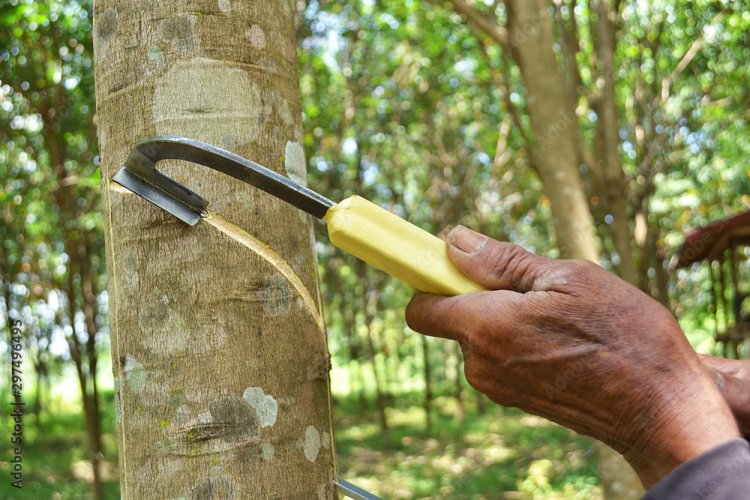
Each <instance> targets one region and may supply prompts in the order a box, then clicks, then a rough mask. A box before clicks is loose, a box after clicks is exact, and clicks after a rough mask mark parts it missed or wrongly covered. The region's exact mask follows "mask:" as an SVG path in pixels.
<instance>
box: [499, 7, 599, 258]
mask: <svg viewBox="0 0 750 500" xmlns="http://www.w3.org/2000/svg"><path fill="white" fill-rule="evenodd" d="M505 7H506V9H507V11H508V35H509V40H508V41H509V45H510V52H511V54H512V55H513V59H514V60H515V62H516V64H517V65H518V67H519V68H520V70H521V76H522V77H523V82H524V85H525V86H526V94H527V95H526V98H527V102H528V108H529V117H530V118H531V127H532V129H533V130H534V136H535V142H534V147H533V149H532V152H533V158H532V162H533V164H534V165H535V166H536V168H537V170H538V172H539V177H541V179H542V183H543V184H544V192H545V194H546V195H547V197H548V198H549V200H550V206H551V209H552V223H553V224H554V227H555V236H556V237H557V247H558V249H559V250H560V256H561V257H564V258H576V259H587V260H592V261H594V262H598V260H599V259H598V252H597V249H596V245H595V243H594V230H593V220H592V217H591V212H590V210H589V205H588V202H587V200H586V195H585V193H584V190H583V185H582V183H581V176H580V172H579V165H580V163H581V162H580V160H579V153H578V151H577V150H576V144H577V143H578V134H579V133H580V132H579V130H578V119H577V118H576V115H575V109H574V108H573V106H572V105H571V99H570V96H569V95H568V94H567V90H566V89H567V87H566V83H565V79H564V77H563V75H562V73H561V72H560V70H559V68H558V65H557V60H556V58H555V53H554V51H553V46H554V43H555V40H554V36H553V24H552V22H553V21H552V13H551V12H550V9H549V5H548V4H547V1H546V0H506V2H505Z"/></svg>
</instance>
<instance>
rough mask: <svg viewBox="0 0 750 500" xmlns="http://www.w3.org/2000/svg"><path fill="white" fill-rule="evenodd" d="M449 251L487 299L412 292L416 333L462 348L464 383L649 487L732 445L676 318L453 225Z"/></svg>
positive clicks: (575, 264)
mask: <svg viewBox="0 0 750 500" xmlns="http://www.w3.org/2000/svg"><path fill="white" fill-rule="evenodd" d="M447 247H448V254H449V256H450V258H451V260H453V262H454V263H455V264H456V266H457V267H458V269H460V270H461V271H462V272H463V273H464V274H466V275H467V276H469V277H470V278H472V279H473V280H475V281H476V282H477V283H479V284H481V285H484V286H485V287H487V288H488V289H489V290H490V291H487V292H477V293H472V294H466V295H459V296H455V297H440V296H434V295H427V294H422V293H417V294H415V296H414V297H413V298H412V301H411V302H410V304H409V306H408V308H407V310H406V319H407V322H408V324H409V326H411V327H412V328H413V329H414V330H416V331H418V332H422V333H424V334H426V335H431V336H436V337H443V338H448V339H454V340H456V341H458V343H459V344H460V346H461V349H462V351H463V354H464V360H465V374H466V378H467V379H468V381H469V383H470V384H471V385H472V386H474V387H475V388H476V389H477V390H479V391H481V392H483V393H485V394H487V395H488V396H489V397H490V398H491V399H492V400H493V401H495V402H497V403H499V404H502V405H504V406H516V407H518V408H521V409H523V410H524V411H527V412H529V413H534V414H536V415H540V416H543V417H546V418H548V419H550V420H552V421H555V422H557V423H559V424H562V425H564V426H566V427H569V428H571V429H573V430H575V431H577V432H579V433H581V434H586V435H589V436H592V437H594V438H597V439H600V440H601V441H603V442H605V443H607V444H608V445H609V446H611V447H613V448H614V449H616V450H618V451H619V452H620V453H622V454H623V455H624V456H625V458H626V459H627V460H628V461H629V462H630V464H631V465H632V466H633V468H634V469H635V470H636V472H637V473H638V475H639V477H640V479H641V481H642V482H643V483H644V485H645V486H646V487H649V486H650V485H652V484H653V483H655V482H656V481H658V480H659V479H660V478H661V477H663V476H664V475H666V474H668V473H669V472H670V471H671V470H672V469H673V468H674V467H676V466H677V465H679V464H681V463H683V462H685V461H687V460H689V459H691V458H693V457H696V456H698V455H700V454H702V453H703V452H705V451H707V450H709V449H710V448H713V447H715V446H718V445H719V444H721V443H723V442H726V441H728V440H730V439H732V438H735V437H739V432H738V429H737V426H736V424H735V422H734V419H733V418H732V415H731V412H730V410H729V408H728V406H727V404H726V403H725V402H724V400H723V399H722V397H721V394H719V391H718V390H717V388H716V386H715V385H714V384H713V383H712V381H711V379H710V378H709V376H708V374H707V372H706V371H705V370H704V368H703V366H702V365H701V363H700V361H699V359H698V357H697V355H696V354H695V353H694V352H693V350H692V349H691V347H690V345H689V344H688V342H687V340H686V339H685V336H684V335H683V333H682V331H681V330H680V328H679V325H678V324H677V322H676V321H675V319H674V318H673V317H672V315H671V314H670V313H669V311H667V310H666V309H664V308H663V307H662V306H661V305H660V304H659V303H657V302H656V301H654V300H653V299H651V298H650V297H649V296H647V295H646V294H644V293H643V292H641V291H640V290H638V289H637V288H635V287H632V286H630V285H628V284H627V283H625V282H624V281H622V280H620V279H619V278H617V277H615V276H614V275H612V274H610V273H608V272H607V271H605V270H604V269H602V268H600V267H598V266H596V265H595V264H592V263H590V262H585V261H565V260H550V259H546V258H543V257H538V256H536V255H533V254H531V253H529V252H526V251H525V250H523V249H522V248H521V247H519V246H516V245H513V244H510V243H502V242H498V241H495V240H491V239H489V238H487V237H486V236H483V235H481V234H479V233H476V232H474V231H471V230H469V229H466V228H464V227H461V226H459V227H456V228H455V229H454V230H453V231H451V233H450V234H449V235H448V245H447Z"/></svg>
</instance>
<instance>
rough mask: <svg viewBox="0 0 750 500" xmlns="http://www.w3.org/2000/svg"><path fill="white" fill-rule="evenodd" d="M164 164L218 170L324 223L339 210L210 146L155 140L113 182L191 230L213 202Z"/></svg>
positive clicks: (135, 151)
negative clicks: (165, 171)
mask: <svg viewBox="0 0 750 500" xmlns="http://www.w3.org/2000/svg"><path fill="white" fill-rule="evenodd" d="M162 160H185V161H189V162H192V163H198V164H200V165H204V166H206V167H208V168H211V169H214V170H218V171H219V172H223V173H225V174H227V175H230V176H232V177H234V178H235V179H239V180H241V181H242V182H246V183H248V184H251V185H253V186H255V187H257V188H259V189H262V190H263V191H265V192H267V193H269V194H272V195H274V196H276V197H277V198H279V199H282V200H284V201H286V202H287V203H290V204H291V205H294V206H295V207H297V208H299V209H301V210H304V211H305V212H307V213H309V214H311V215H314V216H315V217H317V218H319V219H322V218H323V216H325V214H326V212H328V209H329V208H331V207H332V206H333V205H334V203H333V202H332V201H331V200H329V199H328V198H325V197H324V196H321V195H320V194H318V193H316V192H315V191H313V190H311V189H308V188H306V187H305V186H301V185H300V184H297V183H296V182H294V181H292V180H290V179H289V178H287V177H284V176H283V175H280V174H277V173H276V172H274V171H273V170H269V169H268V168H266V167H264V166H262V165H260V164H258V163H255V162H254V161H250V160H248V159H246V158H243V157H241V156H239V155H236V154H234V153H231V152H229V151H226V150H224V149H221V148H217V147H216V146H212V145H210V144H206V143H203V142H200V141H196V140H194V139H188V138H186V137H154V138H151V139H147V140H145V141H142V142H140V143H138V144H137V145H136V147H135V148H134V149H133V151H132V152H131V153H130V156H129V157H128V159H127V161H126V162H125V165H124V166H123V167H122V168H121V169H120V170H119V171H118V172H117V174H116V175H115V176H114V177H113V178H112V180H114V181H115V182H117V183H118V184H120V185H122V186H124V187H125V188H127V189H129V190H131V191H132V192H134V193H135V194H137V195H139V196H141V197H143V198H145V199H146V200H148V201H150V202H151V203H153V204H155V205H157V206H159V207H161V208H162V209H164V210H166V211H167V212H169V213H170V214H172V215H174V216H175V217H177V218H178V219H180V220H182V221H183V222H185V223H187V224H190V225H191V226H193V225H195V224H196V223H197V222H198V221H199V220H200V219H201V217H203V216H205V214H206V208H207V207H208V201H206V200H205V199H203V198H202V197H201V196H199V195H198V194H196V193H194V192H192V191H191V190H189V189H188V188H186V187H185V186H183V185H181V184H179V183H177V182H175V181H174V180H173V179H171V178H169V177H167V176H166V175H164V174H162V173H160V172H158V171H157V170H156V164H157V163H158V162H159V161H162Z"/></svg>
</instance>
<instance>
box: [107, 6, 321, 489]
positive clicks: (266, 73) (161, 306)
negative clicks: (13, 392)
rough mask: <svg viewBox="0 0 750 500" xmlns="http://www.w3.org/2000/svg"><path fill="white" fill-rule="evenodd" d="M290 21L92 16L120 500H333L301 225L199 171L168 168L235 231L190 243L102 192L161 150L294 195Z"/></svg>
mask: <svg viewBox="0 0 750 500" xmlns="http://www.w3.org/2000/svg"><path fill="white" fill-rule="evenodd" d="M293 17H294V6H293V3H292V2H291V1H290V0H285V1H276V0H262V1H257V2H238V1H232V0H219V1H213V2H202V1H197V0H194V1H180V2H177V1H171V2H170V1H156V2H146V3H144V2H138V1H135V0H101V1H98V2H97V3H96V4H95V6H94V30H95V35H94V49H95V71H96V78H97V85H96V93H97V96H96V97H97V113H98V124H99V143H100V147H101V153H102V170H103V173H102V179H103V196H104V211H105V230H106V238H107V258H108V273H109V299H110V323H111V335H112V357H113V370H114V372H115V387H116V395H115V399H116V405H117V423H118V439H119V448H120V480H121V492H122V497H123V498H148V497H151V496H153V495H154V492H155V491H158V494H159V496H161V497H164V498H179V497H185V498H216V499H224V498H238V499H239V498H259V497H277V498H278V497H285V498H292V497H293V498H313V497H315V498H332V497H333V496H334V493H333V487H332V481H333V478H334V472H335V471H334V452H333V443H332V436H331V415H330V404H329V398H330V396H329V380H328V372H329V356H328V352H327V347H326V342H325V331H324V325H323V319H322V313H321V304H320V298H319V294H318V291H317V290H318V283H317V274H316V262H315V256H314V253H313V241H312V236H311V234H312V233H311V223H310V219H309V217H307V216H305V215H303V214H302V213H300V212H299V211H298V210H296V209H294V208H292V207H290V206H288V205H287V204H285V203H284V202H281V201H279V200H276V199H274V198H273V197H271V196H269V195H266V194H265V193H262V192H260V191H258V190H256V189H254V188H252V187H250V186H246V185H243V184H241V183H239V182H237V181H235V180H233V179H230V178H229V177H227V176H225V175H222V174H219V173H216V172H213V171H210V170H209V169H206V168H202V167H197V166H194V165H190V166H188V165H186V164H179V166H178V165H177V164H175V165H173V166H172V165H170V166H167V167H165V170H168V171H169V173H168V175H171V176H174V177H175V178H176V179H177V180H178V181H179V182H183V183H185V185H187V186H188V187H191V188H193V189H195V190H196V191H197V192H199V193H200V194H201V195H203V196H204V197H206V199H208V200H209V201H210V202H211V207H212V208H214V209H215V210H216V211H217V212H218V213H223V214H231V219H232V222H233V223H235V224H236V225H237V227H231V226H227V225H226V224H223V223H222V221H221V219H220V218H217V217H215V216H212V219H209V221H207V222H202V223H201V224H199V225H198V226H197V227H195V228H190V227H188V226H186V225H184V224H182V223H181V222H179V221H178V220H177V219H175V218H173V217H172V216H170V215H169V214H166V213H165V212H163V211H161V210H160V209H158V208H156V207H153V206H152V205H150V204H148V203H147V202H145V201H143V200H141V199H139V198H137V197H136V196H134V195H132V194H131V193H129V192H125V191H124V190H121V189H118V188H117V187H115V186H114V185H113V184H112V183H111V182H110V181H109V179H110V178H111V177H112V175H113V174H114V173H115V172H116V171H117V169H118V168H119V167H120V165H121V164H122V163H123V161H124V160H125V159H126V157H127V155H128V152H129V150H130V149H131V148H132V147H133V145H134V144H135V143H136V142H137V141H138V140H139V139H142V138H145V137H149V136H153V135H167V134H178V135H185V136H189V137H192V138H195V139H199V140H203V141H206V142H210V143H213V144H216V145H218V146H220V147H224V148H227V149H230V150H232V151H234V152H236V153H238V154H240V155H243V156H246V157H249V158H253V159H254V160H257V161H259V162H261V163H263V164H265V165H266V166H268V167H269V168H272V169H274V170H276V171H279V172H282V173H286V174H287V175H289V176H290V177H293V178H295V179H297V180H304V176H305V160H304V154H303V150H302V146H301V143H302V127H301V111H300V102H299V90H298V75H297V58H296V48H295V46H296V40H295V33H294V20H293ZM212 220H213V222H211V221H212ZM245 231H246V232H247V233H249V235H252V237H255V238H257V239H258V240H260V241H262V242H264V243H265V244H267V245H268V247H270V249H272V250H268V249H262V248H256V249H252V248H250V247H252V246H253V245H252V244H250V243H251V242H252V237H249V235H247V234H245V233H244V232H245ZM238 236H239V237H240V238H239V239H242V237H244V243H245V244H241V243H240V242H239V241H238V239H235V237H238ZM248 242H250V243H248ZM272 252H275V253H276V254H278V255H279V256H280V257H281V259H279V260H277V261H276V264H272V263H271V261H272V260H274V259H273V257H274V255H272Z"/></svg>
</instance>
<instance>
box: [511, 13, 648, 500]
mask: <svg viewBox="0 0 750 500" xmlns="http://www.w3.org/2000/svg"><path fill="white" fill-rule="evenodd" d="M505 6H506V8H507V11H508V34H509V37H510V46H511V51H512V53H513V58H514V59H515V61H516V64H518V67H519V68H520V70H521V76H522V78H523V81H524V85H525V86H526V91H527V99H528V109H529V116H530V118H531V126H532V128H533V130H534V135H535V138H536V142H535V145H534V148H533V155H534V158H533V161H534V163H535V165H536V167H537V169H538V171H539V176H540V177H541V179H542V182H543V184H544V190H545V194H546V195H547V197H548V198H549V200H550V203H551V207H552V218H553V223H554V227H555V235H556V237H557V241H558V247H559V250H560V256H561V257H563V258H579V259H588V260H592V261H594V262H598V260H599V259H598V250H597V248H596V245H595V242H594V228H593V220H592V217H591V212H590V209H589V205H588V203H587V201H586V197H585V193H584V190H583V186H582V183H581V178H580V173H579V169H578V165H579V157H578V156H579V155H578V152H577V150H576V141H577V140H578V136H577V134H579V133H580V132H579V130H578V120H577V118H576V115H575V110H574V109H572V106H571V101H570V99H569V98H568V96H567V95H566V90H565V89H566V85H565V80H564V77H563V75H562V73H561V72H560V69H559V66H558V64H557V60H556V58H555V53H554V50H553V47H554V43H555V39H554V32H553V24H552V22H553V21H552V16H551V14H550V10H549V4H548V2H547V1H546V0H506V1H505ZM597 452H598V456H599V461H598V462H599V463H598V465H599V474H600V477H601V481H602V485H603V487H604V490H605V494H606V497H607V498H608V499H618V500H621V499H622V500H624V499H634V498H639V497H640V496H641V495H642V494H643V489H642V487H641V485H640V481H639V480H638V478H637V477H636V475H635V473H634V472H633V470H632V469H631V468H630V466H629V465H628V464H627V462H625V460H624V459H623V458H622V457H621V456H620V455H619V454H617V453H615V452H614V451H613V450H611V449H610V448H608V447H606V446H605V445H603V444H601V443H597Z"/></svg>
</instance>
